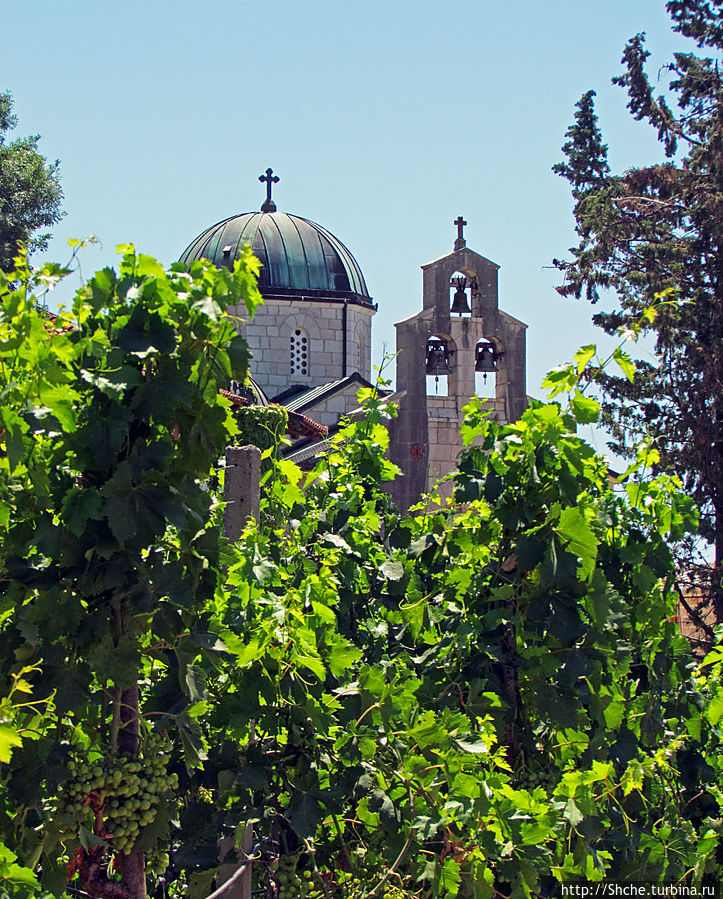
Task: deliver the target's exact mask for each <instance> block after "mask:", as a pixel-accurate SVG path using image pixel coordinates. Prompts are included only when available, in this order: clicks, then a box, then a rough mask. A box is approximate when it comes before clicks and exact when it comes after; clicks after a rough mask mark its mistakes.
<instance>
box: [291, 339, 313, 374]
mask: <svg viewBox="0 0 723 899" xmlns="http://www.w3.org/2000/svg"><path fill="white" fill-rule="evenodd" d="M309 363H310V341H309V335H308V334H307V333H306V331H304V329H303V328H293V329H292V331H291V334H290V335H289V374H291V375H296V376H297V377H298V376H301V377H302V378H306V377H308V375H309Z"/></svg>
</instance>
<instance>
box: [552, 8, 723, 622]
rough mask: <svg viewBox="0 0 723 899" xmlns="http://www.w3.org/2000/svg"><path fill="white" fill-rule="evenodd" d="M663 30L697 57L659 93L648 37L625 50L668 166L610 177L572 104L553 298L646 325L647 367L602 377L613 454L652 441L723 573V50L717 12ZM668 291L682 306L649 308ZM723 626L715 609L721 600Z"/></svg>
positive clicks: (683, 61)
mask: <svg viewBox="0 0 723 899" xmlns="http://www.w3.org/2000/svg"><path fill="white" fill-rule="evenodd" d="M667 8H668V12H669V13H670V15H671V18H672V21H673V29H674V31H676V32H678V33H679V34H681V35H683V36H684V37H687V38H692V39H694V40H695V41H696V42H697V44H698V46H699V47H700V48H701V49H702V51H703V52H704V53H705V54H708V53H710V54H713V57H709V56H707V55H697V54H695V53H676V54H675V57H674V59H673V61H672V62H671V63H670V64H669V65H668V66H667V67H666V71H667V74H668V76H669V79H668V91H667V94H666V93H659V92H657V91H656V89H655V87H654V86H653V84H652V83H651V81H650V79H649V77H648V75H647V73H646V71H645V63H646V60H647V58H648V56H649V52H648V50H647V49H646V47H645V39H644V35H642V34H638V35H636V36H635V37H634V38H632V39H631V40H630V41H629V43H628V45H627V46H626V48H625V52H624V54H623V58H622V62H623V65H624V71H623V74H621V75H620V76H618V77H616V78H614V79H613V82H614V83H615V84H618V85H620V86H621V87H623V88H624V89H625V90H626V91H627V94H628V109H629V110H630V113H631V115H632V116H633V117H634V118H635V119H637V120H638V121H645V122H647V123H648V124H650V125H651V126H652V127H653V128H654V129H655V130H656V132H657V135H658V138H659V140H660V142H661V144H662V147H663V151H664V155H665V157H666V158H667V161H665V162H662V163H659V164H651V165H649V166H645V167H642V168H635V169H631V170H629V171H627V172H625V173H624V174H621V175H618V174H611V173H610V172H609V167H608V162H607V147H606V145H605V144H604V143H603V139H602V135H601V133H600V129H599V127H598V123H597V117H596V115H595V111H594V101H593V97H594V91H588V92H587V93H586V94H584V95H583V97H582V99H581V100H580V102H579V103H578V104H577V111H576V114H575V121H574V124H573V125H572V126H571V127H570V129H569V130H568V132H567V135H566V136H567V138H568V140H567V142H566V143H565V145H564V146H563V148H562V149H563V153H564V154H565V161H564V162H562V163H559V164H558V165H556V166H555V167H554V170H555V171H556V172H557V173H558V174H560V175H562V176H563V177H565V178H566V179H567V180H568V181H569V182H570V184H571V186H572V194H573V197H574V200H575V209H574V213H575V219H576V227H577V233H578V235H579V243H578V246H577V247H575V248H574V249H573V250H572V251H571V252H572V256H571V258H570V259H569V260H567V261H561V260H556V265H557V266H558V268H560V269H561V270H562V271H563V272H564V274H565V282H564V284H563V285H562V287H560V288H558V290H559V292H560V293H561V294H562V295H563V296H572V297H577V298H579V297H581V296H584V297H585V298H586V299H588V300H589V301H591V302H592V303H597V302H598V301H599V300H601V299H603V300H605V301H607V300H608V299H609V297H610V296H611V293H612V294H613V295H616V296H617V298H618V300H619V307H618V308H617V309H614V310H612V311H603V312H598V313H596V314H595V315H594V316H593V321H594V322H595V323H596V324H597V325H599V326H600V327H601V328H603V329H604V330H605V331H606V332H607V333H609V334H614V333H615V332H616V331H618V330H619V329H629V328H630V327H631V326H632V325H633V324H635V323H642V324H643V325H644V327H643V330H644V331H645V332H647V333H649V334H650V335H651V336H652V337H653V338H654V341H655V351H656V354H657V360H656V361H655V362H654V363H648V362H641V363H639V365H638V375H637V377H636V378H635V380H634V381H630V380H628V379H627V378H625V377H617V376H616V377H612V376H610V375H609V374H607V373H606V372H603V373H601V375H600V377H599V381H600V383H601V385H602V387H603V389H604V392H605V403H604V416H603V420H604V423H605V424H606V425H607V426H608V428H609V429H610V432H611V435H612V443H611V447H612V448H613V449H614V450H615V451H616V452H617V453H619V454H621V455H623V456H628V457H630V456H631V454H634V447H635V444H636V443H637V441H638V440H639V439H640V437H641V435H642V434H644V433H648V434H651V435H652V436H653V437H654V438H655V439H656V446H657V448H658V451H659V453H660V463H659V468H660V470H665V471H669V472H677V473H679V474H680V475H681V477H682V478H683V481H684V484H685V488H686V490H688V491H689V493H690V494H691V496H693V497H694V498H695V500H696V503H697V505H698V507H699V509H700V511H701V515H700V534H701V535H702V537H703V538H704V539H705V540H707V541H709V542H711V543H713V544H715V547H716V559H717V563H718V565H719V566H720V565H721V564H723V444H722V443H721V436H720V435H721V427H722V423H723V405H722V404H723V359H722V356H721V334H723V318H722V310H723V188H722V185H723V85H722V84H721V77H720V72H719V60H718V58H714V57H718V56H719V54H720V51H721V48H723V42H722V41H723V37H722V35H723V32H722V31H721V27H720V18H721V8H720V3H718V2H715V3H707V2H702V0H680V2H668V4H667ZM668 292H669V295H670V296H672V297H674V298H676V299H677V300H678V302H677V303H671V304H669V305H665V304H663V305H658V306H657V309H656V310H655V313H657V314H655V313H654V314H650V313H647V317H644V316H646V311H647V310H650V308H651V307H652V306H654V305H655V303H656V297H659V295H661V294H663V295H665V294H666V293H668ZM719 605H720V608H719V609H718V612H719V616H718V617H719V619H720V617H721V615H723V603H719Z"/></svg>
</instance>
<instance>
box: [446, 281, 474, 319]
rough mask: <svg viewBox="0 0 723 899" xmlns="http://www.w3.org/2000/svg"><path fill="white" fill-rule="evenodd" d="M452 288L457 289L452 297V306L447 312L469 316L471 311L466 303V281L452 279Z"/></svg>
mask: <svg viewBox="0 0 723 899" xmlns="http://www.w3.org/2000/svg"><path fill="white" fill-rule="evenodd" d="M452 286H453V287H456V288H457V289H456V290H455V292H454V296H453V297H452V305H451V307H450V310H449V311H450V312H452V313H453V314H454V315H464V314H469V313H470V312H471V311H472V310H471V309H470V308H469V303H468V302H467V290H466V287H467V279H466V278H452Z"/></svg>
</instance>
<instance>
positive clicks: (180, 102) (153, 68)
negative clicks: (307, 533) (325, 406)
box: [0, 0, 687, 393]
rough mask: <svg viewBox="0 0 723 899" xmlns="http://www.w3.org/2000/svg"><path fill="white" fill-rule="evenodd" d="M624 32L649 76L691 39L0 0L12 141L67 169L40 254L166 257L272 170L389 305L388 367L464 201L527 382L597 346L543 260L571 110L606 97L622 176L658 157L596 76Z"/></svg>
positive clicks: (613, 9) (470, 233)
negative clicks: (494, 267) (34, 145)
mask: <svg viewBox="0 0 723 899" xmlns="http://www.w3.org/2000/svg"><path fill="white" fill-rule="evenodd" d="M638 31H646V32H647V35H648V45H649V49H651V51H653V55H652V57H651V60H650V71H651V73H652V74H653V76H656V73H657V71H658V69H659V68H660V66H661V65H662V64H664V63H665V61H666V60H667V59H668V58H669V57H670V53H671V52H672V50H674V49H679V48H681V47H685V44H684V42H682V41H681V39H680V38H678V37H677V36H676V35H673V34H672V32H671V31H670V28H669V20H668V18H667V15H666V13H665V9H664V3H663V2H661V0H655V2H653V0H633V2H630V0H627V2H623V0H605V2H591V0H546V2H534V0H518V2H517V3H514V4H509V5H503V4H502V3H500V2H494V3H493V2H489V0H459V2H456V3H449V4H446V3H439V2H434V3H433V2H428V0H419V2H407V0H396V2H395V0H387V2H381V0H367V2H364V3H361V2H357V0H345V2H339V0H336V2H332V0H306V2H303V3H302V2H296V0H267V2H265V3H255V4H251V3H248V2H244V0H204V2H200V0H199V2H191V0H185V2H184V0H173V2H171V0H125V2H123V3H110V2H107V0H65V2H58V0H24V2H22V3H18V2H17V0H0V89H9V90H11V91H12V93H13V95H14V97H15V102H16V109H15V111H16V113H17V114H18V116H19V118H20V124H19V128H18V133H19V134H27V133H30V132H39V133H40V134H41V135H42V140H41V143H40V148H41V150H42V152H43V153H44V154H45V155H46V156H48V157H49V158H51V159H55V158H58V159H60V160H61V166H62V169H61V171H62V182H63V187H64V190H65V209H66V211H67V216H66V218H65V219H64V220H63V222H62V223H61V225H60V226H58V227H56V228H55V231H54V234H55V237H54V240H53V243H52V244H51V247H50V251H49V253H48V256H49V257H50V258H53V259H58V260H64V259H65V258H66V257H67V254H68V249H67V239H68V238H69V237H84V236H87V235H89V234H96V235H98V237H99V238H100V239H101V241H102V248H101V247H98V248H94V249H91V250H89V251H87V252H86V253H85V254H84V257H83V273H84V274H88V273H90V272H91V271H93V270H94V269H96V268H98V267H101V266H103V265H106V264H109V263H110V264H112V263H113V260H114V255H115V245H116V244H117V243H121V242H126V241H132V242H134V243H135V244H136V245H137V246H138V247H139V248H141V249H142V250H143V251H144V252H148V253H151V254H153V255H155V256H158V257H159V258H160V259H161V260H162V261H163V262H165V263H170V262H171V261H173V259H174V258H176V256H177V255H178V254H180V253H181V251H182V250H183V249H184V248H185V247H186V245H187V244H188V243H189V242H190V241H191V240H192V239H193V238H194V237H195V236H196V234H198V233H199V232H200V231H201V230H203V229H204V228H206V227H207V226H209V225H211V224H212V223H214V222H216V221H218V220H220V219H222V218H225V217H226V216H228V215H232V214H234V213H240V212H245V211H249V210H252V209H258V208H259V206H260V203H261V202H262V200H263V196H264V192H263V187H262V185H260V184H259V182H258V175H259V174H261V173H262V172H263V171H264V169H266V168H267V166H271V167H273V169H274V171H275V172H276V173H277V174H278V175H279V176H280V178H281V181H280V183H279V184H278V185H277V186H276V188H275V192H274V196H275V199H276V201H277V203H278V206H279V209H280V210H283V211H286V212H293V213H296V214H298V215H303V216H305V217H307V218H310V219H312V220H314V221H317V222H319V223H320V224H322V225H324V226H325V227H327V228H328V229H330V230H331V231H332V232H333V233H335V234H336V235H337V236H338V237H339V238H340V239H341V240H342V241H343V242H344V243H346V244H347V246H348V247H349V248H350V249H351V251H352V252H353V253H354V255H355V256H356V257H357V259H358V261H359V263H360V265H361V267H362V270H363V272H364V274H365V277H366V280H367V284H368V286H369V290H370V293H371V294H372V295H373V297H374V299H375V300H376V301H377V302H378V303H379V312H378V314H377V316H376V319H375V325H374V329H375V355H376V358H377V360H378V358H379V356H380V354H381V347H382V344H383V343H384V341H386V342H387V343H388V345H389V347H390V348H391V349H393V344H394V328H393V323H394V321H397V320H399V319H402V318H405V317H406V316H408V315H410V314H412V313H414V312H416V311H417V310H418V309H419V308H420V305H421V271H420V265H421V264H422V263H424V262H427V261H429V260H430V259H434V258H436V257H438V256H440V255H442V254H444V253H445V252H448V251H449V250H451V249H452V243H453V240H454V237H455V233H456V229H455V228H454V227H453V225H452V222H453V220H454V219H455V218H456V217H457V215H459V214H462V215H463V216H464V217H465V218H466V219H467V221H468V223H469V225H468V227H467V229H466V237H467V242H468V245H469V246H470V247H472V248H473V249H475V250H477V251H478V252H480V253H482V254H483V255H485V256H487V257H488V258H490V259H493V260H494V261H495V262H497V263H498V264H499V265H500V266H501V271H500V305H501V306H502V307H503V308H504V309H505V310H506V311H508V312H510V313H511V314H512V315H514V316H516V317H517V318H520V319H522V320H523V321H525V322H527V323H528V324H529V326H530V327H529V331H528V391H529V392H530V393H536V392H539V391H538V388H537V385H539V383H540V380H541V378H542V376H543V374H544V372H545V371H547V370H548V369H549V368H550V367H552V366H553V365H555V364H557V363H558V362H561V361H565V360H566V359H569V358H571V356H572V354H573V353H574V351H575V349H576V348H577V347H578V346H579V345H580V344H581V343H586V342H590V340H595V339H599V337H600V335H599V334H598V332H596V331H595V329H594V328H592V326H591V325H589V319H590V314H591V309H590V307H589V306H588V305H587V304H585V303H582V302H581V303H574V302H572V301H570V300H563V299H561V298H560V297H559V296H558V295H557V294H556V292H555V290H554V287H555V285H556V284H558V283H559V275H558V273H557V272H556V271H554V270H552V269H551V268H549V266H550V264H551V260H552V258H553V257H555V256H558V257H559V256H564V255H565V252H566V249H567V248H568V247H569V246H572V245H573V242H574V234H573V222H572V215H571V201H570V196H569V190H568V188H567V184H566V182H564V181H563V180H562V179H560V178H559V177H557V176H555V175H553V174H552V173H551V171H550V167H551V166H552V165H553V163H555V162H557V161H558V160H559V159H560V158H561V154H560V147H561V145H562V143H563V142H564V132H565V130H566V128H567V127H568V125H569V124H570V122H571V121H572V117H573V111H574V104H575V102H576V101H577V100H578V99H579V97H580V95H581V94H582V93H583V92H584V91H586V90H588V89H589V88H594V89H596V90H597V91H598V113H599V115H600V121H601V126H602V128H603V131H604V135H605V138H606V140H607V142H608V144H609V146H610V158H611V165H612V167H613V169H614V170H616V169H617V170H621V169H625V168H628V167H630V166H633V165H636V164H645V163H648V162H651V161H653V160H657V159H659V158H660V157H661V153H660V149H659V147H658V144H657V142H656V140H655V137H654V134H652V132H651V131H650V129H649V128H647V127H646V126H645V125H642V124H638V123H635V122H634V121H632V119H631V118H630V116H629V115H628V113H627V112H626V109H625V96H624V94H623V92H622V91H621V90H620V89H619V88H616V87H612V86H611V85H610V78H611V76H612V75H614V74H616V73H617V72H618V71H619V70H620V56H621V53H622V49H623V47H624V44H625V42H626V40H627V39H628V38H629V37H631V36H632V35H633V34H635V33H636V32H638ZM686 49H687V48H686ZM60 297H61V298H62V292H61V294H60Z"/></svg>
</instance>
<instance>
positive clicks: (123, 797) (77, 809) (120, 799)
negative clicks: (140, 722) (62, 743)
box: [57, 737, 178, 870]
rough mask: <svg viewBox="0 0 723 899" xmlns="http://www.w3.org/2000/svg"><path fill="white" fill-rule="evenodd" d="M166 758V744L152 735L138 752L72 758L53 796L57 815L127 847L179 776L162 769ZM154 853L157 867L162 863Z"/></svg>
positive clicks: (124, 849) (121, 848)
mask: <svg viewBox="0 0 723 899" xmlns="http://www.w3.org/2000/svg"><path fill="white" fill-rule="evenodd" d="M169 758H170V746H169V745H167V744H165V743H164V742H163V740H162V739H161V738H157V737H151V738H149V739H148V740H147V742H146V746H145V748H144V752H143V755H140V756H133V757H131V756H126V755H117V756H111V757H107V758H101V757H99V758H97V759H90V758H87V759H80V758H78V759H71V760H70V761H69V762H68V770H69V772H70V777H69V778H68V779H67V780H66V781H65V782H64V783H63V785H62V787H61V791H60V795H59V798H58V802H57V812H58V815H59V818H60V821H61V822H63V821H65V822H67V823H68V824H71V822H72V824H71V827H72V829H73V830H76V831H77V830H79V828H80V825H83V826H84V827H86V828H87V829H88V830H90V831H91V832H92V833H96V834H97V835H98V836H101V837H102V838H103V839H104V840H106V841H107V842H108V843H109V844H110V846H111V847H112V849H113V851H114V852H123V853H126V854H127V853H129V852H130V851H131V849H132V848H133V846H134V845H135V843H136V840H137V839H138V836H139V833H140V830H141V828H142V827H144V826H147V825H148V824H151V823H152V822H153V820H154V819H155V817H156V814H157V812H158V806H159V803H160V800H161V796H162V795H163V794H164V793H166V792H168V791H169V790H175V789H177V788H178V776H177V775H176V774H168V773H167V766H168V760H169ZM101 820H102V825H100V826H99V824H100V822H101ZM156 854H157V855H158V856H159V857H158V865H157V867H159V868H160V864H161V862H163V861H166V864H167V860H166V859H164V858H163V854H162V853H156ZM164 869H165V868H164ZM164 869H163V870H164Z"/></svg>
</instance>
